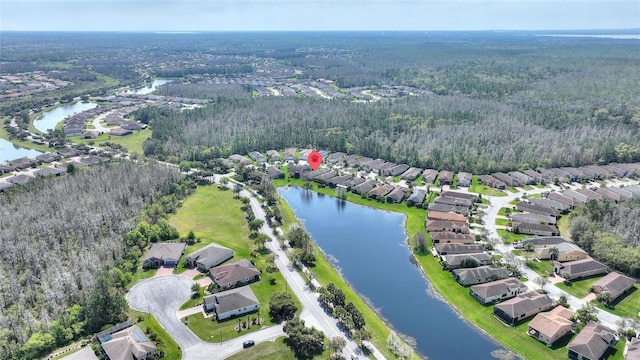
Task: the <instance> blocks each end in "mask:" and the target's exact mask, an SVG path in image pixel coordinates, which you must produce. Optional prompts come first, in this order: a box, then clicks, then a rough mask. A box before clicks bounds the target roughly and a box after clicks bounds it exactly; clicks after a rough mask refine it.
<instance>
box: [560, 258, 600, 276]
mask: <svg viewBox="0 0 640 360" xmlns="http://www.w3.org/2000/svg"><path fill="white" fill-rule="evenodd" d="M553 271H554V272H555V273H556V274H558V275H560V276H562V277H565V274H567V275H566V276H567V277H568V279H569V280H576V279H582V278H585V277H589V276H595V275H600V274H605V273H606V272H607V271H608V267H607V265H605V264H603V263H601V262H598V261H596V260H593V259H591V258H588V259H582V260H576V261H569V262H565V263H561V262H557V261H556V262H554V266H553Z"/></svg>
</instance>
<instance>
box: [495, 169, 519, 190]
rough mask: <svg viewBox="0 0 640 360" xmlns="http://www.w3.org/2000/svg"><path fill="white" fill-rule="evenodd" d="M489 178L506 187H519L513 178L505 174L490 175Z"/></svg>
mask: <svg viewBox="0 0 640 360" xmlns="http://www.w3.org/2000/svg"><path fill="white" fill-rule="evenodd" d="M491 176H493V177H494V179H497V180H499V181H502V182H503V183H505V184H507V186H511V187H514V186H520V185H521V184H520V182H519V181H518V180H516V179H514V178H512V177H511V176H509V175H507V174H505V173H501V172H497V173H493V174H491Z"/></svg>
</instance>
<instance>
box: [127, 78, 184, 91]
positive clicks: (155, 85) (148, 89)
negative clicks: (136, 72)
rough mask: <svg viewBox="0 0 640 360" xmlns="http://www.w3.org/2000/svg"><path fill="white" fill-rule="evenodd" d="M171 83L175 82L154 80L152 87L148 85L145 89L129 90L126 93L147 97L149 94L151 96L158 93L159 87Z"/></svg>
mask: <svg viewBox="0 0 640 360" xmlns="http://www.w3.org/2000/svg"><path fill="white" fill-rule="evenodd" d="M171 81H173V80H168V79H155V80H153V82H152V83H151V84H150V85H147V86H145V87H143V88H139V89H136V90H127V91H125V92H126V93H129V94H138V95H147V94H151V93H152V92H154V91H156V89H157V88H158V86H160V85H164V84H166V83H170V82H171Z"/></svg>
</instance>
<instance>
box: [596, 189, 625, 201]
mask: <svg viewBox="0 0 640 360" xmlns="http://www.w3.org/2000/svg"><path fill="white" fill-rule="evenodd" d="M595 191H596V192H597V193H598V194H600V195H602V196H603V197H604V198H606V199H608V200H611V201H614V202H620V201H622V200H625V199H624V198H623V197H622V195H620V194H618V193H615V192H613V191H611V190H609V189H608V188H604V187H600V188H597V189H596V190H595Z"/></svg>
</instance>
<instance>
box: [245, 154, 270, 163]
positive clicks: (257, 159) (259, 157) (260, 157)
mask: <svg viewBox="0 0 640 360" xmlns="http://www.w3.org/2000/svg"><path fill="white" fill-rule="evenodd" d="M249 157H250V158H251V160H253V161H255V162H257V163H264V162H267V158H266V157H264V155H262V154H261V153H260V152H258V151H251V152H249Z"/></svg>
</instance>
